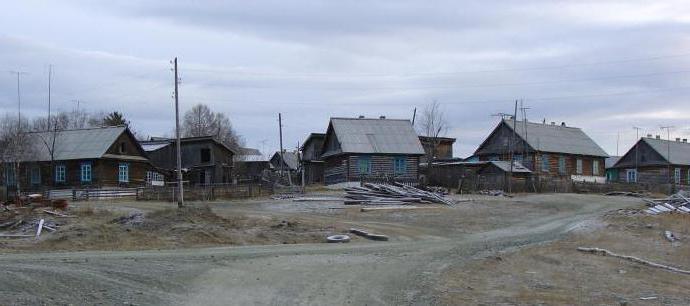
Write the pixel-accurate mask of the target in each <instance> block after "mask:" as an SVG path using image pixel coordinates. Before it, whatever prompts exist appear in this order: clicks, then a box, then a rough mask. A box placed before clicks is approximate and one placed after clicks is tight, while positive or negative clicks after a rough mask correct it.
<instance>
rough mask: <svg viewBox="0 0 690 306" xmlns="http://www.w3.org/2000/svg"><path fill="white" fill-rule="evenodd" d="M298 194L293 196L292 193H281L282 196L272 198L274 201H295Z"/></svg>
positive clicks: (277, 195)
mask: <svg viewBox="0 0 690 306" xmlns="http://www.w3.org/2000/svg"><path fill="white" fill-rule="evenodd" d="M296 197H297V195H296V194H291V193H281V194H276V195H274V196H272V197H271V199H273V200H288V199H293V198H296Z"/></svg>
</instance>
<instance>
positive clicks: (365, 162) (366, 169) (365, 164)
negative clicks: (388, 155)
mask: <svg viewBox="0 0 690 306" xmlns="http://www.w3.org/2000/svg"><path fill="white" fill-rule="evenodd" d="M357 165H358V166H359V174H371V158H369V156H360V157H359V158H358V159H357Z"/></svg>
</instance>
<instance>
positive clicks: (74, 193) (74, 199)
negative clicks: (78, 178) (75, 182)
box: [72, 188, 77, 201]
mask: <svg viewBox="0 0 690 306" xmlns="http://www.w3.org/2000/svg"><path fill="white" fill-rule="evenodd" d="M76 200H77V190H76V189H74V188H72V201H76Z"/></svg>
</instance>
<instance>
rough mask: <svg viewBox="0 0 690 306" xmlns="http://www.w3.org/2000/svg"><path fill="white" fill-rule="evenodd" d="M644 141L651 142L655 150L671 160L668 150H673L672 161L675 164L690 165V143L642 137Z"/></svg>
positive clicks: (650, 144)
mask: <svg viewBox="0 0 690 306" xmlns="http://www.w3.org/2000/svg"><path fill="white" fill-rule="evenodd" d="M642 141H644V142H646V143H647V144H649V146H650V147H652V149H654V151H656V152H657V153H659V154H660V155H661V156H662V157H663V158H664V159H666V160H667V161H669V158H668V151H669V148H670V150H671V159H670V163H671V164H673V165H690V143H687V142H681V141H668V140H664V139H656V138H649V137H642Z"/></svg>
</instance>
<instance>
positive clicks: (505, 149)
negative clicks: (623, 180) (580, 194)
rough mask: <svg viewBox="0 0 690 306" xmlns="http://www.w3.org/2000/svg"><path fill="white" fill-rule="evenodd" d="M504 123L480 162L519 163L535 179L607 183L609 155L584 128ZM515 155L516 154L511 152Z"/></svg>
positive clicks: (483, 148) (482, 151)
mask: <svg viewBox="0 0 690 306" xmlns="http://www.w3.org/2000/svg"><path fill="white" fill-rule="evenodd" d="M513 125H514V122H513V120H512V119H503V120H501V122H500V123H499V124H498V125H497V126H496V128H495V129H494V130H493V131H492V132H491V134H490V135H489V136H488V137H487V138H486V139H485V140H484V142H482V144H481V145H480V146H479V147H478V148H477V150H476V151H475V152H474V157H475V158H478V160H480V161H490V160H510V156H511V153H512V156H513V159H514V160H516V161H519V162H520V163H521V164H523V165H524V166H525V167H527V168H528V169H530V170H531V171H532V172H533V173H534V174H535V175H538V176H542V177H559V178H567V179H572V180H577V181H589V182H598V183H604V182H605V181H606V177H605V169H604V167H605V160H606V158H607V157H608V154H606V152H605V151H604V150H603V149H602V148H601V147H600V146H599V145H598V144H597V143H596V142H594V140H592V138H590V137H589V136H587V134H585V132H583V131H582V129H580V128H575V127H570V126H566V125H565V123H561V124H560V125H556V124H555V123H554V122H552V123H551V124H547V123H546V122H544V123H535V122H523V121H517V124H516V127H514V126H513ZM511 151H512V152H511Z"/></svg>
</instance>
